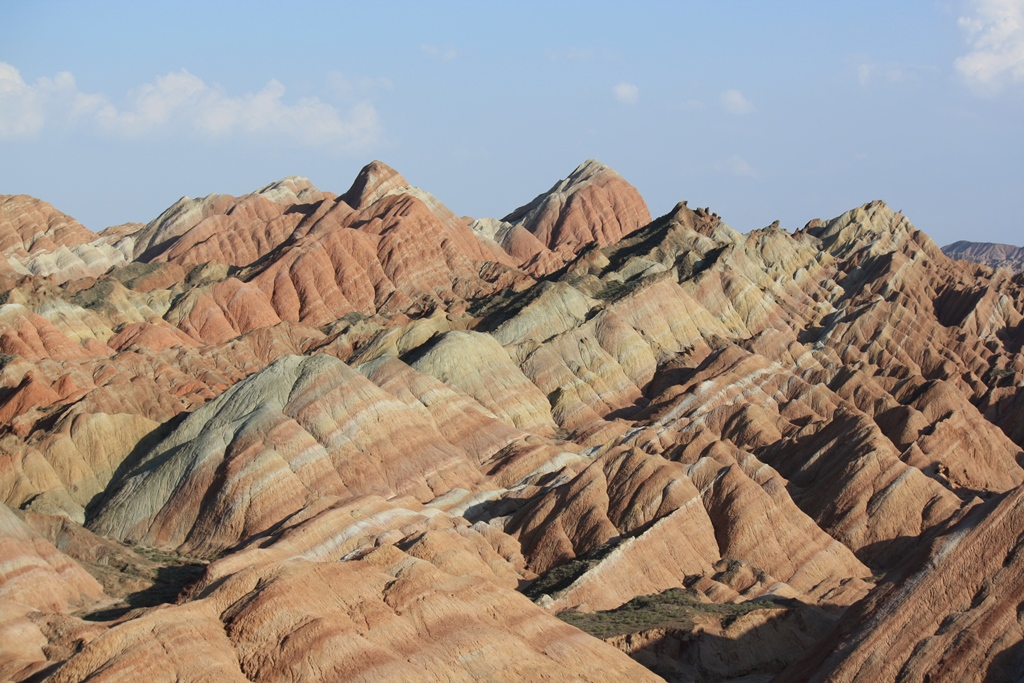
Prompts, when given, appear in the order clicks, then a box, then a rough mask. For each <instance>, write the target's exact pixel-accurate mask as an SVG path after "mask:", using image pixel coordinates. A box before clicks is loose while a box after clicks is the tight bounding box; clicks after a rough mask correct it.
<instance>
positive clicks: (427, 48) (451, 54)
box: [420, 43, 459, 62]
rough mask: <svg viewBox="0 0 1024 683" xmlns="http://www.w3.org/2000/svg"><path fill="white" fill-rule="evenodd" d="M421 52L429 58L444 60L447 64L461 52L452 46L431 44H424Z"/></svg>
mask: <svg viewBox="0 0 1024 683" xmlns="http://www.w3.org/2000/svg"><path fill="white" fill-rule="evenodd" d="M420 52H422V53H423V54H425V55H427V56H428V57H433V58H435V59H443V60H444V61H446V62H450V61H452V60H453V59H455V58H456V57H458V56H459V51H458V50H457V49H456V48H454V47H452V46H451V45H431V44H430V43H422V44H421V45H420Z"/></svg>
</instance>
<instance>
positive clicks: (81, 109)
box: [0, 62, 380, 150]
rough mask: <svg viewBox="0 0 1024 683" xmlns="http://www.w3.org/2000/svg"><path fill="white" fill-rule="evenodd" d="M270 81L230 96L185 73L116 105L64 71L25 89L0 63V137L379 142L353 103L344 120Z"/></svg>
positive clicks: (370, 112) (365, 106)
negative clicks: (70, 131)
mask: <svg viewBox="0 0 1024 683" xmlns="http://www.w3.org/2000/svg"><path fill="white" fill-rule="evenodd" d="M284 94H285V87H284V86H283V85H282V84H281V83H280V82H278V81H276V80H271V81H270V82H268V83H267V84H266V85H265V86H264V87H263V88H262V89H261V90H259V91H257V92H255V93H245V94H243V95H239V96H231V95H229V94H228V93H227V92H225V90H224V89H223V88H222V87H220V86H218V85H209V84H207V83H206V82H204V81H203V80H202V79H201V78H199V77H198V76H195V75H193V74H191V73H189V72H188V71H186V70H185V69H182V70H181V71H177V72H174V73H170V74H167V75H165V76H160V77H158V78H157V79H155V80H154V81H153V82H152V83H145V84H143V85H141V86H138V87H136V88H133V89H132V90H131V91H129V92H128V94H127V96H126V97H125V98H124V105H123V106H121V107H118V106H116V105H115V104H113V103H112V102H111V100H110V99H109V98H108V97H107V96H105V95H102V94H94V93H83V92H81V91H80V90H78V87H77V85H76V84H75V80H74V77H73V76H72V75H71V74H70V73H67V72H62V73H60V74H57V76H55V77H54V78H53V79H47V78H40V79H38V80H37V81H36V82H35V83H34V84H32V85H29V84H26V83H25V82H24V81H23V80H22V78H21V75H20V73H19V72H18V70H17V69H16V68H14V67H13V66H11V65H10V64H6V63H3V62H0V138H3V137H7V138H13V137H30V136H33V135H36V134H38V133H39V132H40V131H41V130H43V128H44V127H49V126H51V125H64V126H74V125H84V126H86V127H89V128H91V129H92V130H94V131H97V132H101V133H104V134H107V135H112V136H118V137H140V136H144V135H150V134H154V133H157V132H161V131H175V132H181V131H191V132H197V133H199V134H201V135H204V136H207V137H211V138H220V137H226V136H230V135H238V134H242V135H246V134H250V135H259V136H261V137H263V138H264V139H266V138H270V139H275V138H276V139H281V140H285V141H288V142H292V143H299V144H303V145H309V146H318V147H326V148H334V149H336V150H349V149H355V148H359V147H363V146H365V145H367V144H370V143H372V142H374V141H375V140H376V139H377V138H378V137H379V135H380V124H379V121H378V118H377V112H376V110H375V109H374V107H373V105H372V104H370V103H369V102H365V101H363V102H356V103H355V104H353V105H352V106H351V108H350V109H349V111H348V112H347V115H344V116H343V115H342V114H341V113H340V112H339V111H338V110H337V109H336V108H335V107H334V106H332V105H330V104H328V103H326V102H323V101H321V100H320V99H318V98H316V97H304V98H300V99H298V100H296V101H295V102H293V103H287V102H285V101H284Z"/></svg>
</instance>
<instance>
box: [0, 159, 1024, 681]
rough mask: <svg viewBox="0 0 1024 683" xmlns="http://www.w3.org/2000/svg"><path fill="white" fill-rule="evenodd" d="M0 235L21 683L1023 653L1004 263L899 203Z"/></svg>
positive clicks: (689, 669) (333, 219)
mask: <svg viewBox="0 0 1024 683" xmlns="http://www.w3.org/2000/svg"><path fill="white" fill-rule="evenodd" d="M0 238H2V244H0V247H2V250H3V255H4V257H5V258H4V260H2V261H0V280H2V282H0V284H2V286H3V288H4V289H3V294H2V297H3V299H2V302H3V303H2V305H0V353H2V354H3V355H2V356H0V362H2V366H0V503H2V505H0V545H2V546H3V547H4V548H5V553H4V556H3V561H2V562H0V633H2V634H3V637H0V679H4V680H6V679H10V680H15V681H22V680H37V679H40V678H45V677H51V678H52V680H57V681H82V680H86V679H89V680H93V679H95V680H139V679H140V678H142V677H154V678H155V679H159V680H165V679H166V680H199V679H209V678H210V677H214V678H217V679H218V680H259V681H278V680H289V681H292V680H324V679H331V680H353V681H375V680H379V681H384V680H422V681H435V680H445V681H449V680H466V681H472V680H593V681H604V680H624V681H625V680H628V681H637V680H660V679H666V680H680V681H682V680H686V681H690V680H700V681H726V680H732V679H739V678H743V677H750V678H749V679H746V680H768V679H770V678H771V677H772V676H774V675H779V676H780V680H805V679H807V678H816V679H818V680H859V681H869V680H870V681H883V680H897V679H899V680H903V679H906V678H907V677H909V679H913V680H923V679H924V678H926V677H929V676H930V677H931V679H930V680H946V679H947V678H944V677H953V678H948V680H954V679H955V680H977V681H983V680H1003V678H1000V676H1004V673H1005V672H1012V671H1014V670H1016V669H1015V668H1014V667H1017V666H1018V665H1019V663H1020V661H1019V660H1020V650H1021V645H1020V643H1021V642H1022V641H1024V631H1021V629H1020V627H1019V624H1018V623H1017V614H1018V611H1017V603H1018V602H1019V596H1018V597H1014V596H1015V595H1017V593H1019V587H1020V581H1019V580H1018V578H1019V577H1017V575H1018V574H1019V573H1020V572H1021V571H1024V564H1022V562H1024V560H1021V556H1020V553H1018V552H1017V549H1018V545H1019V538H1020V537H1021V535H1022V533H1024V527H1022V526H1021V519H1018V518H1019V517H1020V515H1019V514H1018V513H1019V508H1020V505H1019V504H1018V502H1019V501H1018V499H1019V498H1020V497H1021V496H1022V495H1024V486H1022V485H1024V467H1022V464H1024V448H1022V446H1024V412H1022V411H1024V390H1022V387H1024V356H1022V354H1021V347H1022V343H1024V279H1022V277H1021V276H1020V275H1013V274H1012V273H1010V272H1009V271H1007V270H1002V269H1000V270H991V269H989V268H985V267H982V266H977V265H972V264H969V263H966V262H964V261H955V260H952V259H951V258H949V257H948V256H946V255H945V254H944V253H943V251H942V250H940V249H939V248H938V247H937V246H936V245H935V244H934V243H933V242H932V241H931V240H930V239H929V238H928V237H927V235H926V234H924V233H923V232H921V231H920V230H918V229H916V228H915V227H914V226H913V225H912V224H911V223H910V221H909V220H908V219H907V218H906V217H904V216H902V215H901V214H899V213H897V212H893V211H892V210H891V209H890V208H889V207H888V206H886V205H885V204H884V203H883V202H879V201H875V202H870V203H868V204H865V205H863V206H861V207H858V208H855V209H852V210H850V211H848V212H847V213H844V214H843V215H841V216H838V217H836V218H833V219H830V220H819V219H815V220H813V221H811V222H810V223H808V224H807V225H806V226H805V227H804V228H803V229H801V230H797V231H795V232H788V231H785V230H782V229H780V228H779V227H778V226H777V225H772V226H770V227H767V228H764V229H762V230H755V231H753V232H751V233H749V234H741V233H739V232H737V231H735V230H733V229H732V228H730V227H729V226H728V225H726V224H725V223H724V222H723V221H722V219H721V218H720V217H719V216H718V215H717V214H716V213H713V212H711V211H710V209H707V208H700V209H691V208H689V206H688V205H687V204H686V202H681V203H680V204H678V205H676V206H675V207H674V208H673V210H672V211H671V212H669V213H668V214H666V215H664V216H661V217H659V218H656V219H654V220H652V219H651V216H650V214H649V212H648V209H647V206H646V205H645V203H644V201H643V199H642V198H641V197H640V195H639V193H638V192H637V191H636V189H635V188H633V187H632V186H630V185H629V184H628V183H627V182H626V181H625V180H624V179H623V178H622V177H621V176H619V175H618V174H616V173H615V172H614V171H612V170H611V169H609V168H607V167H606V166H603V165H601V164H600V163H598V162H596V161H587V162H586V163H584V164H582V165H581V166H580V167H578V168H577V169H576V170H575V171H573V172H572V173H571V174H569V175H568V176H567V177H566V178H565V179H563V180H561V181H558V182H557V183H555V184H554V185H553V186H552V188H551V189H550V190H549V191H547V192H544V193H542V194H540V195H538V196H537V197H536V198H535V199H533V200H532V201H530V202H528V203H527V204H525V205H523V206H522V207H521V208H519V209H516V210H514V211H512V212H511V213H509V214H507V215H506V216H505V217H504V218H503V219H500V220H499V219H495V218H486V217H484V218H459V217H458V215H457V214H456V213H455V212H453V211H452V210H450V209H449V208H447V207H446V206H445V205H444V204H442V203H441V201H440V200H438V199H437V198H435V197H434V196H432V195H430V194H429V193H427V192H425V191H423V190H421V189H418V188H416V187H413V186H411V185H410V184H409V182H408V181H407V180H406V179H405V178H403V177H402V176H401V175H400V174H399V173H398V172H397V171H395V170H394V169H391V168H389V167H388V166H386V165H385V164H382V163H380V162H373V163H371V164H369V165H368V166H366V167H365V168H364V169H363V170H362V171H361V172H360V173H359V175H358V176H357V177H356V179H355V180H354V182H353V184H352V186H351V187H350V188H349V189H348V190H347V191H344V192H341V193H340V194H334V193H331V192H324V191H321V190H319V189H317V188H316V187H314V186H313V185H312V183H310V182H309V181H308V180H306V179H304V178H298V177H291V178H286V179H284V180H282V181H279V182H276V183H273V184H270V185H268V186H266V187H264V188H262V189H260V190H257V191H256V192H254V193H252V194H249V195H245V196H242V197H232V196H228V195H209V196H207V197H203V198H200V199H191V198H187V197H186V198H182V199H181V200H179V201H178V202H176V203H175V204H173V205H172V206H171V207H169V208H168V209H167V210H166V211H164V212H163V213H162V214H161V215H160V216H158V217H157V218H155V219H153V220H152V221H150V222H149V223H147V224H144V225H143V224H128V225H124V226H117V227H116V228H109V229H108V230H106V231H104V232H103V233H101V234H99V235H94V234H92V233H89V232H88V231H87V230H85V229H84V228H82V227H81V226H80V225H79V224H78V223H76V222H75V221H74V220H73V219H71V218H69V217H67V216H65V215H64V214H61V213H60V212H58V211H57V210H56V209H54V208H53V207H50V206H49V205H47V204H45V203H44V202H41V201H39V200H35V199H32V198H27V197H5V198H2V204H0ZM4 264H6V265H4ZM4 515H6V517H4ZM4 520H6V521H4ZM1015 577H1017V578H1015ZM32 587H36V589H33V588H32ZM39 587H45V590H43V589H42V588H39ZM897 642H898V648H897V649H898V650H899V654H898V656H897V655H896V654H894V653H892V652H888V649H891V648H893V647H896V646H895V645H893V643H897ZM659 677H660V678H659ZM901 677H902V678H901Z"/></svg>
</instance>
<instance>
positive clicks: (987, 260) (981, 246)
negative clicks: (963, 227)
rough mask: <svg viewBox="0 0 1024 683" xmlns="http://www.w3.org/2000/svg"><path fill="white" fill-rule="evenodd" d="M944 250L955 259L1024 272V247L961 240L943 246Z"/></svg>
mask: <svg viewBox="0 0 1024 683" xmlns="http://www.w3.org/2000/svg"><path fill="white" fill-rule="evenodd" d="M942 252H943V253H944V254H945V255H946V256H948V257H950V258H954V259H959V260H961V261H972V262H974V263H980V264H982V265H985V266H989V267H990V268H1006V269H1007V270H1012V271H1014V272H1017V273H1020V272H1024V247H1015V246H1013V245H1012V244H993V243H991V242H968V241H966V240H960V241H959V242H953V244H950V245H947V246H945V247H943V248H942Z"/></svg>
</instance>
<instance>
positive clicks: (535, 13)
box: [0, 0, 1024, 245]
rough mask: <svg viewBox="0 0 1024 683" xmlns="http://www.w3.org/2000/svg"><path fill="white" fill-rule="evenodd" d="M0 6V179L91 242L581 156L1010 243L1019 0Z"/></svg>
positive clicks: (477, 197) (1023, 146) (502, 204)
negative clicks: (375, 182) (278, 201)
mask: <svg viewBox="0 0 1024 683" xmlns="http://www.w3.org/2000/svg"><path fill="white" fill-rule="evenodd" d="M284 8H285V9H286V10H287V11H284V10H283V6H281V5H276V4H270V3H245V4H242V3H218V4H216V5H213V6H207V5H206V4H205V3H204V4H200V3H195V2H182V3H175V4H173V5H171V4H160V5H156V4H154V5H150V4H140V5H135V6H126V5H123V4H120V3H113V2H97V3H90V4H88V5H86V4H83V3H71V2H40V3H17V4H15V3H11V2H8V3H4V4H3V6H2V8H0V12H2V16H3V21H2V22H0V159H2V161H0V193H2V194H15V193H26V194H31V195H34V196H36V197H39V198H40V199H43V200H45V201H48V202H50V203H52V204H53V205H54V206H56V207H57V208H58V209H59V210H61V211H64V212H65V213H68V214H70V215H72V216H74V217H75V218H77V219H78V220H80V221H82V222H83V223H84V224H85V225H86V226H87V227H89V228H91V229H93V230H100V229H102V228H104V227H106V226H108V225H114V224H118V223H122V222H126V221H140V222H145V221H148V220H150V219H152V218H154V217H155V216H157V215H158V214H159V213H160V212H161V211H162V210H163V209H164V208H166V207H167V206H169V205H170V204H172V203H173V202H174V201H175V200H177V199H178V198H179V197H180V196H182V195H190V196H193V197H195V196H201V195H205V194H209V193H215V192H221V193H231V194H243V193H245V192H249V191H252V190H254V189H256V188H258V187H261V186H263V185H265V184H267V183H270V182H272V181H274V180H277V179H279V178H282V177H284V176H287V175H303V176H307V177H309V178H310V179H311V180H312V181H313V182H314V183H315V184H316V185H317V186H318V187H320V188H321V189H323V190H329V191H333V192H337V193H340V192H343V191H344V190H345V189H347V188H348V186H349V184H350V183H351V181H352V179H353V178H354V177H355V175H356V173H357V172H358V170H359V168H360V167H362V166H363V165H364V164H365V163H367V162H368V161H370V160H371V159H375V158H376V159H381V160H383V161H385V162H386V163H388V164H389V165H391V166H393V167H394V168H396V169H397V170H398V171H399V172H401V173H402V174H403V175H404V176H405V177H406V178H408V179H409V181H410V182H412V183H413V184H414V185H418V186H420V187H422V188H423V189H425V190H427V191H430V192H432V193H433V194H435V195H437V196H438V198H440V199H441V201H443V202H444V203H445V204H447V205H448V206H449V207H450V208H451V209H452V210H453V211H455V212H456V213H459V214H466V215H472V216H477V217H479V216H502V215H504V214H506V213H508V212H509V211H511V210H512V209H514V208H516V207H517V206H519V205H520V204H522V203H524V202H526V201H528V200H529V199H531V198H532V197H533V196H535V195H536V194H538V193H539V192H542V191H544V190H546V189H548V188H549V187H550V186H551V185H552V183H554V182H555V181H556V180H557V179H558V178H560V177H563V176H565V175H566V174H568V173H569V172H570V171H571V170H572V169H573V168H574V167H575V166H576V165H577V164H579V163H581V162H582V161H583V160H585V159H587V158H597V159H599V160H600V161H602V162H604V163H606V164H608V165H609V166H611V167H612V168H614V169H616V170H617V171H618V172H619V173H621V174H622V175H623V176H624V177H625V178H626V180H628V181H629V182H630V183H632V184H633V185H634V186H636V187H637V189H638V190H639V191H640V192H641V194H642V195H643V196H644V198H645V199H646V201H647V203H648V205H649V207H650V209H651V213H652V214H653V215H661V214H664V213H665V212H667V211H668V210H670V209H671V208H672V206H673V205H674V204H675V203H676V202H677V201H680V200H684V199H685V200H689V201H690V203H691V205H699V206H710V207H712V209H713V210H715V211H717V212H718V213H719V214H721V215H722V216H723V218H724V219H725V220H726V221H727V222H728V223H729V224H730V225H732V226H733V227H735V228H737V229H738V230H742V231H748V230H751V229H755V228H759V227H762V226H764V225H767V224H769V223H771V222H772V221H773V220H776V219H779V220H781V222H782V226H783V227H785V228H788V229H794V228H798V227H800V226H802V225H803V224H804V223H805V222H806V221H807V220H809V219H811V218H814V217H819V216H820V217H824V218H828V217H832V216H835V215H838V214H840V213H842V212H843V211H845V210H847V209H850V208H852V207H854V206H858V205H860V204H863V203H865V202H867V201H870V200H872V199H884V200H885V201H886V202H888V203H889V204H890V205H891V206H892V207H893V208H895V209H901V210H902V211H903V212H904V213H905V215H907V217H909V218H910V220H911V221H912V222H913V223H914V224H915V225H916V226H917V227H918V228H920V229H922V230H924V231H925V232H927V233H928V234H929V235H930V236H931V237H932V238H933V239H935V241H936V242H938V243H939V244H948V243H950V242H953V241H956V240H960V239H968V240H974V241H988V242H1002V243H1009V244H1017V245H1020V244H1022V243H1024V237H1022V227H1024V225H1022V221H1021V216H1022V215H1024V192H1022V191H1021V190H1022V188H1024V164H1022V161H1024V125H1022V121H1024V0H960V1H955V2H938V1H934V0H931V1H926V0H915V1H912V2H905V3H887V2H880V1H874V0H872V1H868V2H858V3H843V4H841V5H840V4H839V3H827V4H825V3H814V2H808V1H801V2H788V3H785V4H784V5H782V6H781V8H780V7H779V6H777V5H775V4H772V5H771V6H769V5H768V4H767V3H757V2H752V1H747V2H740V1H734V2H724V3H723V2H718V3H713V2H688V3H654V2H649V3H644V4H641V5H638V6H634V7H631V8H629V9H628V10H626V9H623V8H622V7H621V6H619V5H617V4H613V3H609V2H589V3H558V4H555V5H553V6H548V5H547V4H542V3H517V4H515V5H514V6H502V7H494V6H490V5H485V4H483V3H480V4H470V3H456V2H446V3H437V4H431V5H430V6H427V4H426V3H411V2H392V3H389V4H388V5H386V6H384V7H383V8H382V7H381V6H380V5H371V4H369V3H363V4H352V5H347V6H345V7H343V8H339V7H337V6H336V5H334V4H331V3H313V2H305V3H296V4H290V5H287V6H284Z"/></svg>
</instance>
